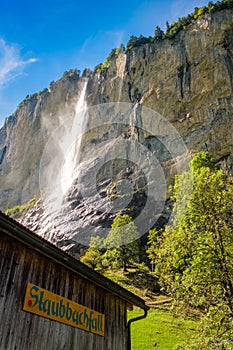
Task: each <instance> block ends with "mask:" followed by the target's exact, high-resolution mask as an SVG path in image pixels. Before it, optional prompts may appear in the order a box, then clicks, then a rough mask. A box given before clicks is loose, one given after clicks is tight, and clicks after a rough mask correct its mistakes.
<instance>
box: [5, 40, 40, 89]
mask: <svg viewBox="0 0 233 350" xmlns="http://www.w3.org/2000/svg"><path fill="white" fill-rule="evenodd" d="M36 61H37V59H36V58H29V59H27V60H24V59H23V58H22V57H21V52H20V48H19V47H18V45H16V44H9V43H7V42H6V41H5V40H3V39H0V85H1V86H2V85H5V84H6V83H8V82H9V81H11V80H12V79H14V78H16V77H17V76H18V75H21V74H22V73H23V69H24V67H25V66H27V65H29V64H31V63H34V62H36Z"/></svg>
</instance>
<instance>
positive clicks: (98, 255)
mask: <svg viewBox="0 0 233 350" xmlns="http://www.w3.org/2000/svg"><path fill="white" fill-rule="evenodd" d="M102 254H103V238H100V237H99V236H96V237H92V238H91V241H90V247H89V248H88V249H87V251H86V253H85V255H83V256H82V257H81V258H80V261H81V262H83V263H84V264H86V265H87V266H89V267H91V268H92V269H93V270H94V269H96V268H97V267H100V266H101V261H102Z"/></svg>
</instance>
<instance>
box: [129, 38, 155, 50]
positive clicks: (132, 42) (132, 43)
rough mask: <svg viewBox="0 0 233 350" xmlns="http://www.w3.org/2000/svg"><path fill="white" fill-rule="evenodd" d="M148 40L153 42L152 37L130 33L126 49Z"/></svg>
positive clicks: (146, 42)
mask: <svg viewBox="0 0 233 350" xmlns="http://www.w3.org/2000/svg"><path fill="white" fill-rule="evenodd" d="M150 42H153V38H152V37H149V38H146V37H145V36H143V35H140V36H139V37H136V36H134V35H131V37H130V39H129V41H128V43H127V50H131V49H132V48H133V47H139V46H142V45H145V44H148V43H150Z"/></svg>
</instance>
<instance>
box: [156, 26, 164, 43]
mask: <svg viewBox="0 0 233 350" xmlns="http://www.w3.org/2000/svg"><path fill="white" fill-rule="evenodd" d="M163 37H164V32H163V31H162V29H161V28H160V27H159V26H156V28H155V33H154V38H155V41H161V40H162V39H163Z"/></svg>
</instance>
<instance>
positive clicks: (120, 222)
mask: <svg viewBox="0 0 233 350" xmlns="http://www.w3.org/2000/svg"><path fill="white" fill-rule="evenodd" d="M139 237H140V236H139V233H138V230H137V227H136V225H135V224H134V222H133V221H132V218H131V217H130V216H129V215H128V214H123V215H122V214H118V215H117V216H116V217H115V219H114V221H113V223H112V228H111V230H110V231H109V233H108V235H107V237H106V238H105V241H104V242H105V247H106V248H107V251H106V253H105V254H104V256H103V263H104V265H108V266H112V267H116V268H119V267H123V269H124V270H126V267H127V265H128V264H129V263H130V262H132V261H138V258H139V253H140V240H139ZM128 242H129V243H128Z"/></svg>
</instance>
